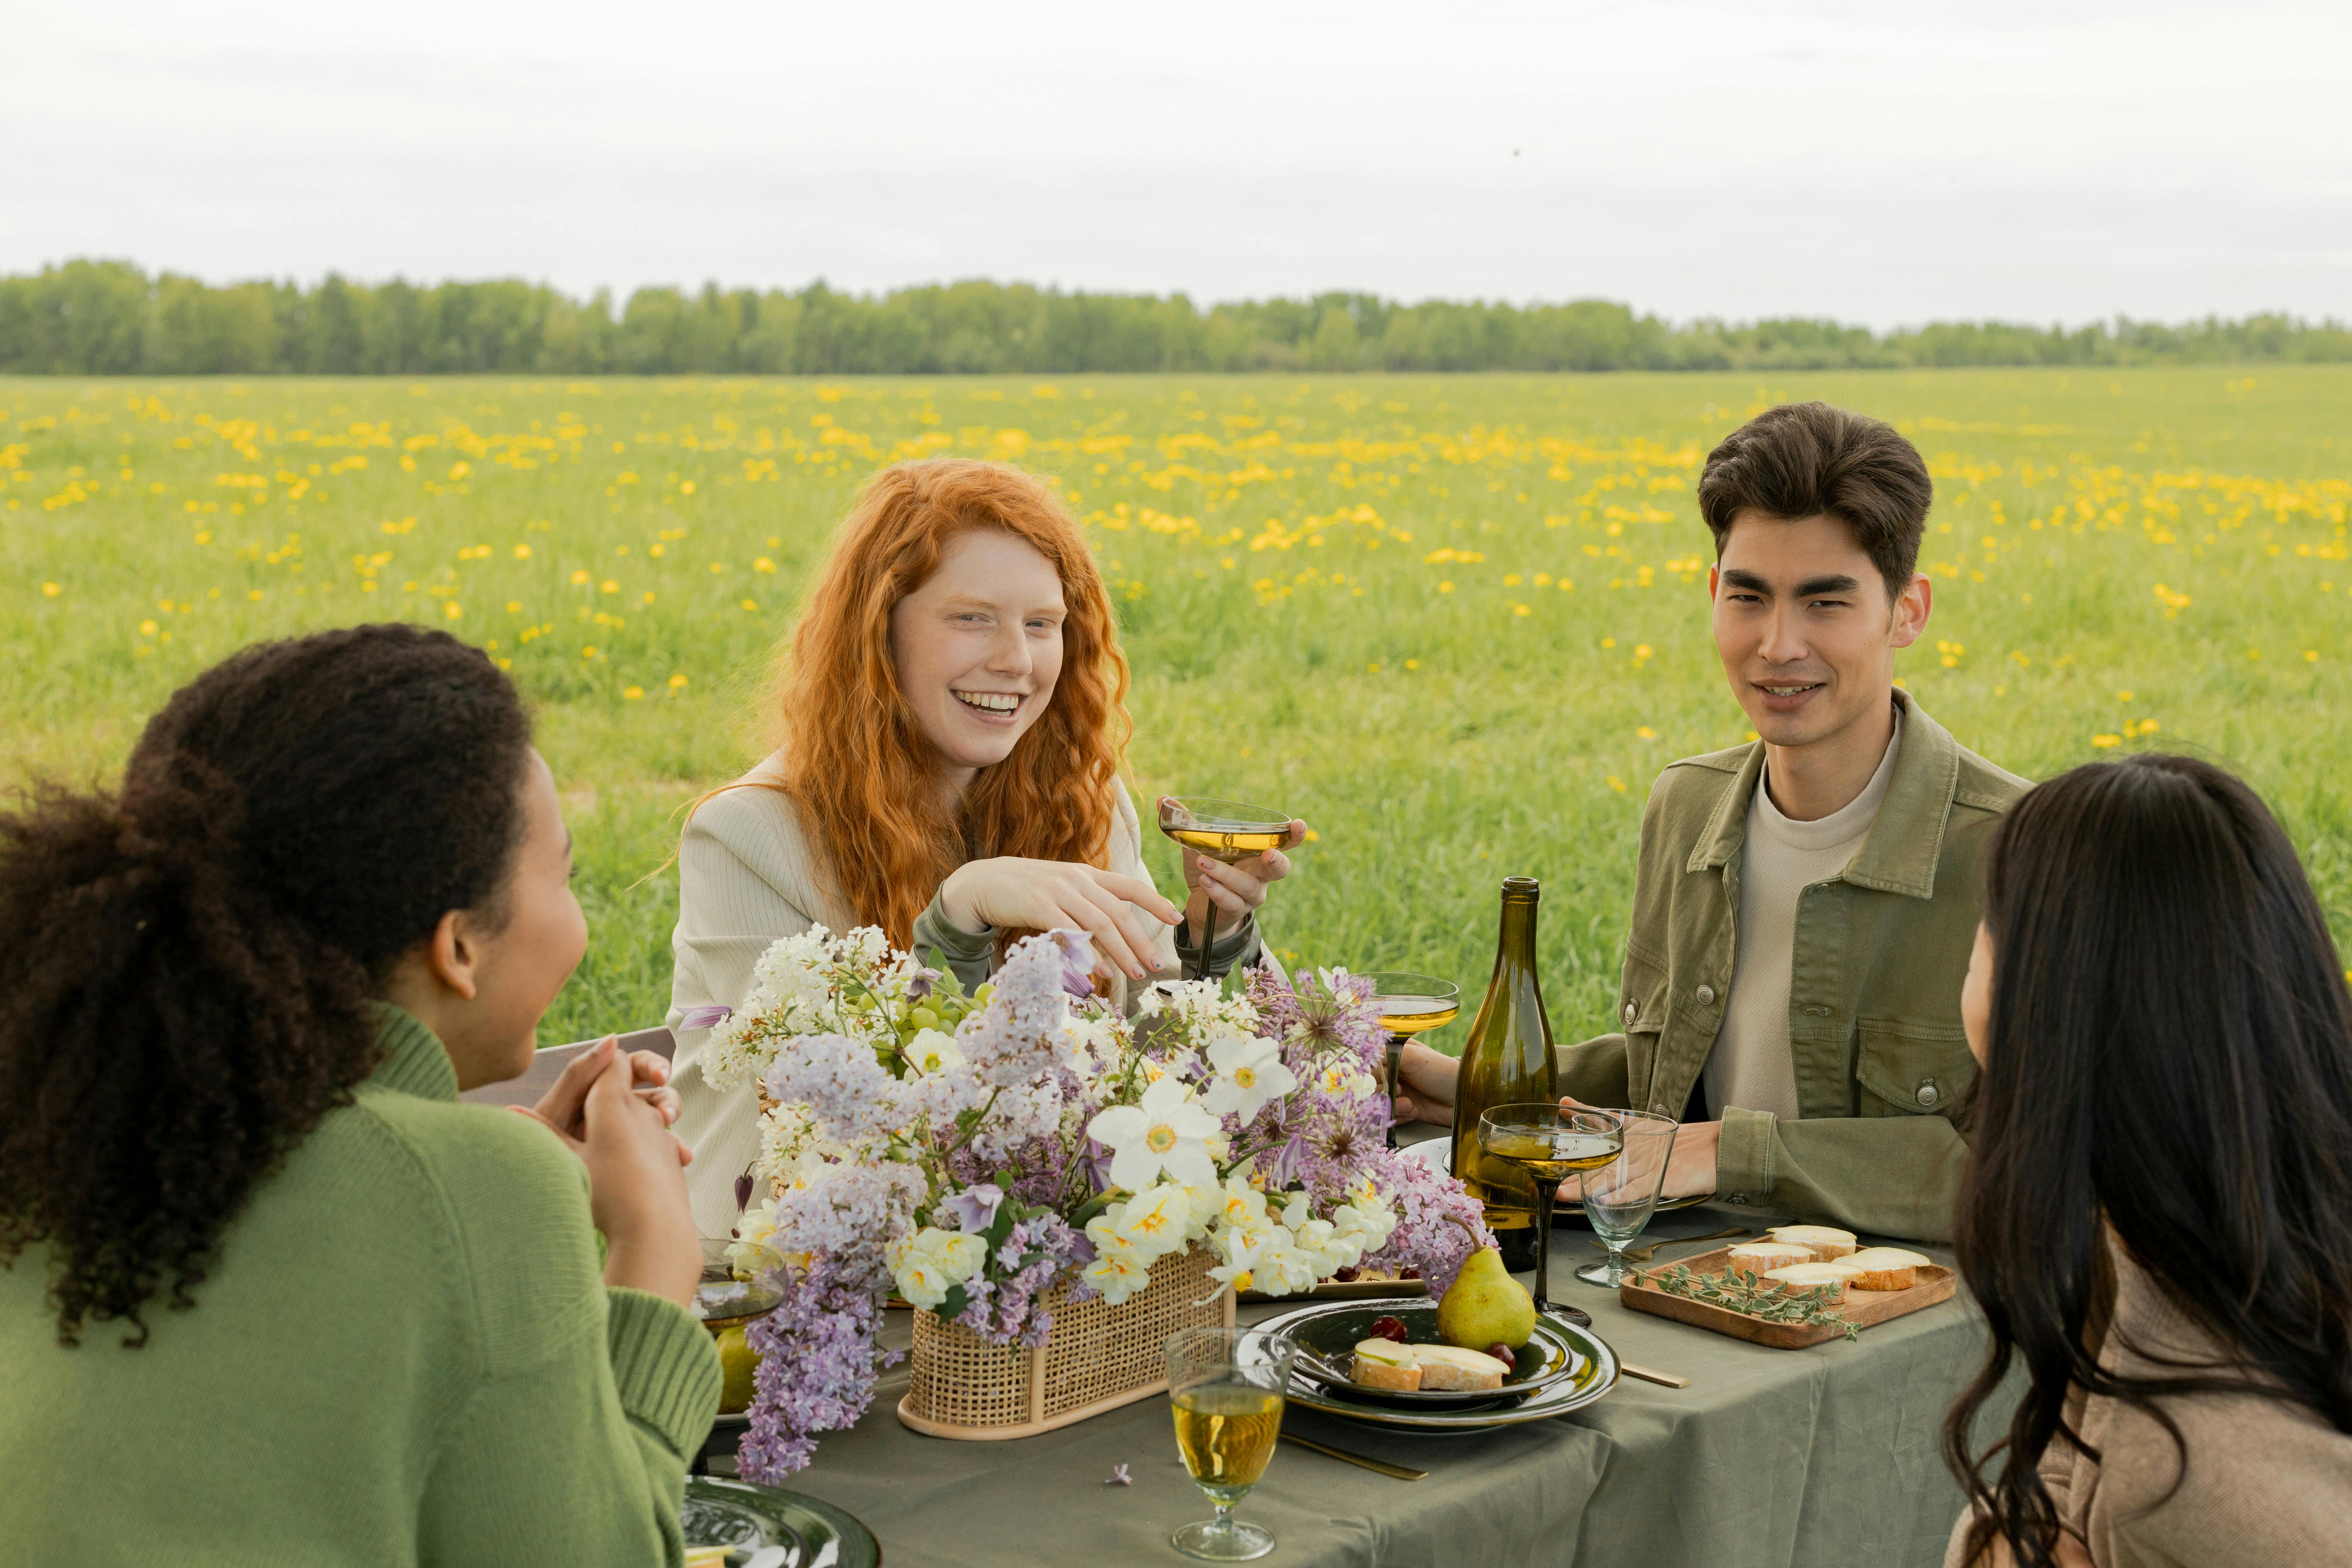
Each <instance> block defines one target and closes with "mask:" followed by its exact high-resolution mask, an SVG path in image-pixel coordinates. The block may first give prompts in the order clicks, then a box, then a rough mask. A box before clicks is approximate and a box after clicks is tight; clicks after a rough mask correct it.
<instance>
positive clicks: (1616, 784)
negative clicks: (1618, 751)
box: [1609, 773, 1625, 795]
mask: <svg viewBox="0 0 2352 1568" xmlns="http://www.w3.org/2000/svg"><path fill="white" fill-rule="evenodd" d="M1609 787H1610V788H1611V789H1613V790H1615V791H1616V792H1617V793H1618V794H1619V795H1623V794H1624V793H1625V781H1624V780H1623V779H1621V778H1619V777H1618V776H1617V775H1616V774H1615V773H1611V774H1610V775H1609Z"/></svg>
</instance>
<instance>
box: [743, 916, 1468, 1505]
mask: <svg viewBox="0 0 2352 1568" xmlns="http://www.w3.org/2000/svg"><path fill="white" fill-rule="evenodd" d="M1092 963H1093V954H1092V952H1091V949H1090V948H1089V946H1088V943H1087V938H1086V936H1085V935H1084V933H1082V932H1075V931H1054V932H1049V933H1046V934H1045V935H1040V936H1034V937H1030V938H1028V939H1027V940H1025V941H1024V942H1021V943H1020V944H1018V945H1017V946H1016V947H1014V948H1013V951H1012V952H1011V953H1010V954H1009V955H1008V956H1007V958H1006V960H1005V962H1004V963H1003V967H1002V968H1000V969H999V970H998V972H997V973H996V975H995V977H994V979H993V981H992V983H991V984H985V985H982V986H981V987H979V988H977V989H976V990H975V992H974V993H973V994H971V995H970V996H965V995H963V994H961V991H960V990H959V988H958V987H957V985H956V983H955V981H954V979H953V978H952V976H949V975H943V974H941V973H939V972H938V971H935V970H932V969H929V968H926V967H925V966H923V965H922V964H920V963H918V962H917V961H916V960H915V959H914V958H912V957H911V956H909V955H908V954H906V953H902V952H896V951H894V950H892V949H891V948H890V946H889V944H888V942H887V940H885V938H884V937H883V936H882V934H881V933H880V932H879V931H873V930H871V929H863V930H859V931H851V932H849V933H847V934H846V935H843V936H835V935H833V934H832V933H830V932H828V931H824V929H823V928H822V927H819V928H815V929H813V930H811V931H807V932H805V933H803V935H801V936H797V937H789V938H786V939H784V940H782V941H780V942H777V943H775V944H774V945H773V946H772V947H771V948H770V949H769V951H768V952H767V953H766V954H765V955H763V956H762V957H761V961H760V963H759V965H758V966H757V968H756V970H755V972H754V974H753V982H752V989H751V995H749V996H748V997H747V998H746V999H745V1001H744V1003H743V1005H742V1006H741V1007H740V1008H738V1009H736V1010H735V1011H734V1013H733V1014H732V1015H731V1016H729V1017H727V1018H725V1019H723V1020H721V1021H720V1022H719V1024H718V1026H717V1028H716V1030H715V1032H714V1036H713V1038H712V1042H711V1046H710V1047H709V1053H708V1055H707V1056H706V1058H704V1071H705V1073H706V1074H707V1075H708V1076H709V1079H710V1080H711V1081H712V1083H713V1084H714V1085H715V1086H717V1087H720V1088H726V1087H730V1086H731V1085H733V1084H737V1083H740V1082H744V1081H748V1080H750V1079H753V1078H756V1079H758V1081H759V1082H760V1085H761V1089H762V1091H763V1093H764V1097H765V1100H766V1101H767V1102H768V1105H769V1108H768V1109H767V1110H764V1111H763V1113H762V1117H761V1155H760V1159H759V1162H758V1163H757V1164H756V1165H755V1167H754V1169H753V1174H754V1175H755V1176H756V1177H758V1178H760V1179H761V1184H764V1185H765V1186H766V1188H767V1189H768V1191H769V1193H770V1195H769V1196H767V1197H765V1198H763V1199H762V1200H761V1201H760V1202H759V1203H756V1204H748V1205H747V1206H746V1208H745V1211H744V1213H743V1215H742V1220H741V1224H740V1226H739V1227H738V1229H737V1240H736V1242H735V1244H734V1246H733V1247H731V1248H730V1258H732V1259H733V1261H734V1263H735V1266H736V1268H737V1269H738V1271H739V1272H740V1273H742V1274H745V1275H746V1276H749V1277H751V1278H755V1279H761V1280H762V1281H763V1282H765V1283H768V1284H770V1285H771V1286H772V1287H773V1288H774V1289H777V1290H779V1291H780V1292H782V1298H783V1300H782V1304H781V1305H780V1306H779V1307H778V1308H777V1309H776V1310H775V1311H773V1312H772V1313H771V1314H769V1315H768V1316H766V1317H764V1318H761V1320H759V1321H757V1322H756V1323H754V1324H753V1325H752V1326H751V1331H750V1336H751V1345H752V1347H753V1348H754V1349H755V1350H756V1351H758V1352H760V1354H761V1357H762V1360H761V1365H760V1370H759V1373H758V1376H757V1382H756V1391H757V1392H756V1395H755V1398H754V1400H753V1403H752V1405H751V1423H750V1430H749V1432H748V1433H747V1435H746V1437H745V1439H744V1442H743V1444H742V1446H741V1448H740V1456H739V1458H740V1464H741V1467H742V1472H743V1474H744V1475H746V1476H747V1477H750V1478H751V1479H759V1480H765V1481H774V1480H777V1479H781V1478H782V1477H784V1476H786V1475H789V1474H791V1473H792V1472H793V1471H794V1470H797V1469H800V1468H803V1466H805V1465H806V1464H807V1463H808V1460H809V1458H810V1456H811V1454H812V1453H813V1452H814V1448H815V1434H817V1433H819V1432H823V1431H829V1430H838V1429H840V1428H843V1427H845V1426H850V1425H851V1424H853V1423H854V1422H856V1419H857V1418H858V1416H859V1415H862V1414H863V1413H864V1412H865V1410H866V1406H867V1405H868V1404H869V1403H870V1401H871V1399H872V1396H873V1387H874V1380H875V1375H876V1373H877V1371H878V1370H879V1369H880V1367H881V1366H883V1365H885V1364H887V1360H891V1359H895V1357H896V1352H889V1354H888V1356H887V1358H886V1356H885V1352H881V1351H880V1350H879V1349H878V1347H877V1345H876V1343H875V1331H876V1329H877V1326H878V1323H879V1321H880V1316H881V1310H882V1307H883V1303H884V1301H885V1300H886V1298H887V1295H888V1293H889V1291H890V1290H891V1289H897V1290H898V1293H899V1294H900V1295H902V1296H904V1297H905V1298H906V1299H907V1300H908V1301H910V1302H912V1303H913V1304H914V1305H916V1306H918V1307H921V1308H924V1309H927V1310H930V1311H933V1312H936V1313H938V1314H939V1315H940V1317H941V1318H943V1319H947V1320H950V1321H953V1322H955V1323H958V1324H960V1325H961V1326H962V1327H963V1328H965V1329H967V1330H969V1331H971V1332H972V1333H973V1334H975V1335H977V1336H979V1337H980V1338H982V1340H984V1341H986V1342H989V1343H992V1344H999V1345H1009V1344H1021V1345H1024V1346H1033V1347H1034V1346H1036V1345H1041V1344H1043V1343H1045V1339H1046V1336H1047V1335H1048V1334H1049V1333H1051V1332H1052V1330H1053V1315H1052V1311H1051V1309H1050V1307H1049V1305H1048V1300H1049V1298H1050V1296H1051V1294H1052V1292H1053V1291H1054V1290H1055V1288H1056V1287H1064V1286H1066V1287H1067V1288H1068V1293H1069V1294H1070V1295H1071V1297H1072V1298H1073V1299H1075V1300H1087V1299H1089V1298H1090V1297H1095V1296H1099V1297H1100V1298H1101V1299H1102V1300H1104V1301H1105V1302H1106V1303H1108V1304H1110V1305H1114V1306H1116V1305H1118V1303H1120V1302H1123V1301H1125V1300H1127V1299H1128V1298H1129V1296H1131V1295H1133V1294H1134V1293H1135V1292H1137V1291H1139V1290H1140V1289H1144V1288H1145V1286H1146V1285H1148V1284H1149V1283H1150V1275H1151V1268H1152V1266H1153V1265H1154V1264H1155V1263H1156V1262H1157V1261H1158V1260H1159V1259H1160V1258H1165V1257H1168V1256H1169V1255H1171V1254H1172V1253H1177V1252H1181V1250H1183V1249H1184V1248H1186V1247H1192V1246H1196V1245H1197V1246H1203V1247H1208V1248H1210V1249H1211V1251H1212V1252H1213V1255H1214V1256H1215V1258H1217V1259H1218V1262H1217V1265H1216V1267H1215V1268H1213V1269H1211V1270H1210V1274H1211V1278H1213V1279H1216V1280H1218V1281H1219V1282H1221V1283H1225V1284H1234V1283H1239V1284H1251V1283H1255V1286H1256V1288H1257V1289H1260V1290H1263V1291H1265V1292H1266V1293H1268V1294H1270V1295H1284V1294H1288V1293H1291V1292H1294V1291H1299V1290H1304V1289H1309V1288H1311V1287H1312V1286H1313V1285H1314V1284H1315V1283H1316V1282H1317V1281H1318V1280H1319V1279H1326V1278H1328V1277H1329V1276H1330V1275H1332V1274H1334V1273H1336V1272H1338V1271H1339V1270H1341V1269H1344V1268H1355V1267H1360V1266H1370V1267H1378V1268H1392V1269H1395V1270H1398V1271H1400V1272H1402V1270H1404V1269H1407V1268H1411V1269H1415V1270H1418V1271H1419V1272H1420V1273H1421V1275H1422V1276H1423V1278H1425V1279H1428V1280H1429V1282H1430V1288H1431V1289H1433V1290H1443V1289H1444V1287H1445V1285H1446V1284H1447V1283H1449V1282H1450V1281H1451V1280H1452V1279H1453V1277H1454V1274H1455V1272H1457V1271H1458V1270H1459V1269H1460V1268H1461V1266H1462V1263H1463V1261H1464V1259H1465V1258H1467V1257H1468V1256H1469V1253H1470V1250H1471V1248H1472V1247H1474V1246H1476V1245H1480V1244H1482V1242H1483V1241H1484V1240H1485V1238H1486V1229H1485V1226H1484V1224H1483V1222H1482V1221H1481V1218H1480V1209H1479V1206H1478V1204H1477V1202H1476V1200H1475V1199H1473V1198H1471V1197H1470V1196H1469V1195H1468V1194H1466V1193H1465V1192H1464V1190H1463V1188H1462V1185H1461V1184H1460V1183H1459V1182H1457V1181H1455V1180H1454V1179H1453V1178H1451V1177H1449V1176H1446V1175H1444V1174H1442V1173H1438V1172H1436V1171H1434V1170H1433V1169H1432V1168H1431V1167H1430V1166H1428V1165H1426V1164H1424V1163H1421V1162H1419V1161H1415V1160H1410V1159H1405V1158H1402V1157H1400V1156H1399V1155H1398V1154H1397V1153H1396V1152H1394V1151H1392V1150H1390V1149H1388V1148H1386V1147H1384V1138H1383V1134H1384V1131H1385V1129H1386V1127H1387V1125H1388V1120H1389V1111H1388V1104H1387V1100H1386V1098H1385V1096H1383V1095H1382V1094H1381V1090H1380V1088H1379V1083H1378V1079H1377V1077H1376V1073H1375V1069H1376V1068H1377V1066H1378V1063H1379V1061H1380V1058H1381V1048H1382V1047H1381V1031H1380V1025H1379V1019H1378V1014H1377V1010H1376V1009H1375V1008H1374V1007H1373V1006H1372V1005H1371V1004H1370V983H1369V982H1368V981H1364V980H1360V979H1358V978H1355V977H1352V976H1349V974H1348V973H1346V972H1345V971H1339V970H1335V971H1329V972H1326V973H1318V974H1316V975H1313V976H1311V977H1307V978H1303V979H1302V980H1301V981H1300V982H1299V983H1298V984H1297V985H1296V986H1293V985H1292V984H1289V983H1287V982H1286V980H1285V979H1284V978H1283V977H1281V976H1280V975H1279V974H1278V973H1276V972H1274V971H1272V970H1260V971H1257V972H1254V973H1252V974H1251V975H1250V976H1249V978H1248V980H1247V982H1246V984H1245V985H1244V988H1243V990H1242V991H1241V993H1240V994H1235V995H1226V994H1223V990H1222V988H1221V987H1220V986H1219V985H1218V984H1217V983H1215V982H1213V981H1206V982H1190V983H1176V984H1161V985H1160V986H1158V987H1156V988H1154V989H1153V990H1151V991H1150V992H1147V993H1145V994H1144V995H1143V996H1142V998H1141V999H1140V1001H1139V1005H1138V1006H1137V1008H1136V1011H1135V1014H1134V1016H1132V1017H1131V1018H1129V1017H1122V1016H1119V1015H1118V1013H1117V1012H1116V1011H1115V1010H1113V1009H1112V1008H1111V1007H1110V1006H1109V1005H1108V1004H1107V1002H1106V1001H1105V1000H1104V999H1103V998H1101V997H1100V996H1097V994H1094V987H1093V985H1092V984H1091V982H1090V980H1089V979H1088V971H1089V969H1090V967H1091V965H1092Z"/></svg>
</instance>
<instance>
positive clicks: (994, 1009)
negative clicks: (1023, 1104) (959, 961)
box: [956, 936, 1069, 1089]
mask: <svg viewBox="0 0 2352 1568" xmlns="http://www.w3.org/2000/svg"><path fill="white" fill-rule="evenodd" d="M1062 954H1063V949H1062V946H1061V944H1060V943H1059V942H1055V940H1053V938H1052V937H1051V936H1033V937H1028V938H1025V939H1024V940H1023V941H1022V942H1019V943H1017V944H1016V945H1015V946H1014V947H1013V952H1012V954H1011V956H1009V957H1008V958H1006V959H1005V961H1004V963H1003V964H1002V965H1001V966H1000V967H999V968H998V969H997V971H996V976H995V979H994V981H993V982H992V984H993V985H994V987H995V989H994V990H993V991H992V993H991V994H990V995H989V998H988V1005H987V1006H985V1007H982V1009H981V1010H980V1011H978V1012H976V1013H974V1014H972V1015H971V1016H969V1017H967V1018H966V1019H964V1021H963V1023H962V1024H961V1026H959V1027H958V1029H957V1031H956V1044H957V1046H958V1047H959V1048H960V1049H961V1050H962V1052H963V1054H964V1059H965V1060H966V1061H968V1062H970V1063H971V1068H972V1071H973V1072H974V1073H975V1074H976V1075H977V1076H978V1077H979V1078H980V1079H981V1081H982V1082H983V1083H986V1084H987V1085H989V1086H990V1087H991V1088H992V1089H1011V1088H1014V1087H1016V1086H1026V1085H1029V1084H1033V1083H1034V1082H1036V1081H1037V1079H1039V1078H1041V1077H1042V1076H1044V1075H1045V1074H1046V1073H1049V1072H1051V1071H1052V1070H1053V1069H1054V1068H1055V1067H1056V1066H1058V1065H1059V1064H1060V1060H1061V1056H1062V1024H1063V1021H1064V1020H1065V1019H1066V1018H1067V1017H1068V1016H1069V995H1068V994H1067V993H1066V992H1065V991H1064V990H1063V989H1062Z"/></svg>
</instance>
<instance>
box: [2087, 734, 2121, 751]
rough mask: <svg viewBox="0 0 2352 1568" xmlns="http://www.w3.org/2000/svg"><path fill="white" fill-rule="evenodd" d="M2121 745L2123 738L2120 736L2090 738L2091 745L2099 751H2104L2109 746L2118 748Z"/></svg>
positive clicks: (2095, 736)
mask: <svg viewBox="0 0 2352 1568" xmlns="http://www.w3.org/2000/svg"><path fill="white" fill-rule="evenodd" d="M2123 743H2124V738H2123V737H2122V736H2121V735H2094V736H2092V737H2091V744H2093V745H2095V746H2096V747H2098V748H2099V749H2100V750H2101V751H2105V750H2106V749H2107V748H2108V747H2109V746H2120V745H2122V744H2123Z"/></svg>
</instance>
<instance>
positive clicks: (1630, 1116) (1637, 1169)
mask: <svg viewBox="0 0 2352 1568" xmlns="http://www.w3.org/2000/svg"><path fill="white" fill-rule="evenodd" d="M1613 1114H1615V1115H1616V1116H1617V1117H1618V1118H1620V1120H1621V1121H1622V1124H1623V1127H1624V1138H1625V1147H1624V1152H1622V1153H1621V1154H1619V1155H1618V1156H1617V1159H1616V1163H1613V1164H1611V1165H1607V1166H1604V1167H1602V1168H1601V1169H1600V1170H1598V1171H1588V1172H1587V1173H1585V1176H1584V1218H1585V1223H1587V1224H1588V1225H1590V1226H1592V1234H1593V1235H1595V1236H1597V1237H1600V1238H1601V1241H1602V1243H1603V1244H1605V1245H1606V1246H1607V1247H1608V1248H1609V1258H1608V1260H1607V1261H1606V1262H1602V1263H1588V1264H1586V1265H1585V1266H1584V1267H1583V1268H1580V1269H1578V1270H1577V1271H1576V1277H1577V1278H1578V1279H1581V1280H1583V1281H1584V1282H1585V1283H1586V1284H1588V1285H1605V1286H1607V1287H1608V1288H1609V1289H1612V1290H1613V1289H1616V1288H1617V1287H1618V1286H1619V1285H1621V1284H1622V1283H1624V1279H1625V1246H1626V1244H1627V1243H1628V1242H1630V1241H1632V1240H1633V1238H1634V1237H1637V1236H1639V1235H1641V1234H1642V1227H1643V1226H1645V1225H1648V1224H1649V1223H1650V1215H1651V1212H1652V1211H1653V1210H1654V1209H1655V1208H1656V1207H1657V1206H1658V1194H1659V1193H1661V1192H1663V1191H1664V1188H1665V1184H1666V1164H1667V1162H1668V1161H1670V1160H1671V1159H1672V1158H1673V1157H1674V1152H1675V1132H1677V1131H1680V1129H1681V1123H1679V1122H1677V1121H1675V1119H1674V1118H1672V1117H1670V1116H1658V1115H1655V1114H1654V1113H1652V1112H1650V1111H1647V1110H1620V1111H1616V1112H1614V1113H1613Z"/></svg>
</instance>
